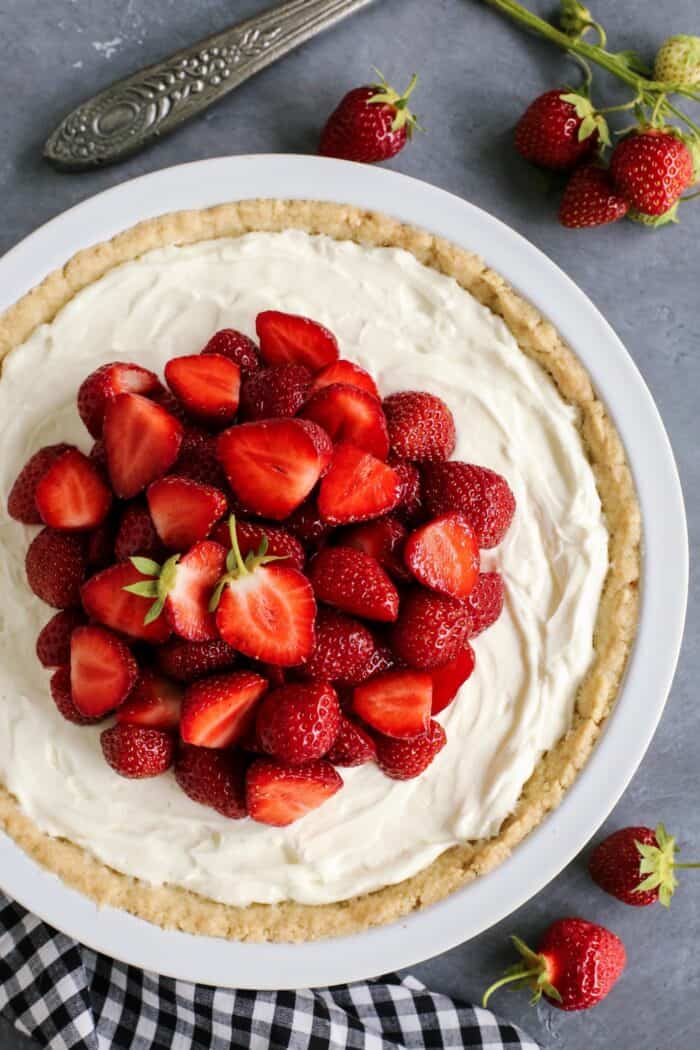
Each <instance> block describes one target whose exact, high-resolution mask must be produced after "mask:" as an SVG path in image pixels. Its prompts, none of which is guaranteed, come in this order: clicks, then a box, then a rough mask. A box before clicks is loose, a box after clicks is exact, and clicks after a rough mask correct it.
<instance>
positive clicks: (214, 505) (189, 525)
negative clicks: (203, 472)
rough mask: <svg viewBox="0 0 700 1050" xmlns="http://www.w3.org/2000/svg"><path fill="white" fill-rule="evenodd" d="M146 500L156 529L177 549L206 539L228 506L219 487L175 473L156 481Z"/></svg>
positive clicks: (163, 538) (172, 548) (167, 542)
mask: <svg viewBox="0 0 700 1050" xmlns="http://www.w3.org/2000/svg"><path fill="white" fill-rule="evenodd" d="M146 500H147V501H148V509H149V511H150V514H151V518H152V520H153V524H154V525H155V528H156V532H157V533H158V535H159V536H160V538H161V540H162V541H163V543H164V544H165V546H166V547H169V548H170V549H171V550H175V551H184V550H187V548H188V547H191V546H192V545H193V544H194V543H197V541H198V540H203V539H205V538H206V537H207V536H208V535H209V533H210V532H211V530H212V528H213V527H214V525H215V524H216V522H217V521H218V520H219V518H221V517H222V515H223V514H225V513H226V509H227V506H228V500H227V499H226V496H225V495H224V493H223V492H221V491H220V490H219V489H215V488H212V486H211V485H202V484H201V483H200V482H198V481H191V480H189V479H188V478H178V477H172V476H171V477H167V478H159V479H158V481H154V482H152V484H150V485H149V486H148V489H147V491H146Z"/></svg>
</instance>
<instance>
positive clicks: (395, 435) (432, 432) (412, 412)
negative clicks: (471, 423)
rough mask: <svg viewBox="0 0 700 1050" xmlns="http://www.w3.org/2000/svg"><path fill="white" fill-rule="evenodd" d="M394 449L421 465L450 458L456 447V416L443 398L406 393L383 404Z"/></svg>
mask: <svg viewBox="0 0 700 1050" xmlns="http://www.w3.org/2000/svg"><path fill="white" fill-rule="evenodd" d="M382 404H383V407H384V412H385V413H386V420H387V424H388V427H389V438H390V440H391V450H392V452H393V453H394V454H395V455H396V456H400V457H401V459H407V460H411V461H414V462H417V463H428V462H434V461H435V460H442V459H448V458H449V457H450V456H451V455H452V453H453V452H454V448H455V444H456V440H457V437H456V432H455V422H454V419H453V418H452V413H451V412H450V410H449V408H448V407H447V405H446V404H445V402H444V401H442V400H441V398H439V397H435V395H434V394H427V393H425V392H424V391H415V390H402V391H401V392H400V393H398V394H391V396H390V397H387V398H385V399H384V401H383V403H382Z"/></svg>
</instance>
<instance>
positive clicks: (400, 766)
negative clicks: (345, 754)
mask: <svg viewBox="0 0 700 1050" xmlns="http://www.w3.org/2000/svg"><path fill="white" fill-rule="evenodd" d="M446 743H447V737H446V735H445V730H444V729H443V728H442V726H441V725H440V723H439V722H434V721H433V720H432V719H431V721H430V723H429V725H428V728H427V730H426V731H425V733H422V734H421V735H420V736H416V737H413V739H411V740H391V739H390V738H388V737H380V738H379V739H378V740H377V764H378V765H379V768H380V769H381V771H382V773H384V774H385V776H387V777H391V778H392V780H412V779H413V778H414V777H418V776H420V775H421V773H424V772H425V770H426V769H427V768H428V766H429V765H430V763H431V762H432V761H433V759H434V758H435V756H436V755H437V754H438V753H439V752H440V751H442V749H443V747H444V746H445V744H446Z"/></svg>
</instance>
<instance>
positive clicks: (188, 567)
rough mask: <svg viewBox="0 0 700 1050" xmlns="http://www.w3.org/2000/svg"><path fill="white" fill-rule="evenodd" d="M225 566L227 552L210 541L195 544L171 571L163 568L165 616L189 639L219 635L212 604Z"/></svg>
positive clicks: (201, 640)
mask: <svg viewBox="0 0 700 1050" xmlns="http://www.w3.org/2000/svg"><path fill="white" fill-rule="evenodd" d="M167 564H168V563H167V562H166V566H167ZM225 568H226V551H225V550H224V548H223V547H222V546H221V545H220V544H218V543H213V542H212V541H211V540H202V541H201V543H195V545H194V547H192V548H191V549H190V550H189V551H188V552H187V554H184V555H183V556H182V557H181V558H180V559H179V561H178V562H177V563H176V564H175V565H174V566H173V569H172V572H170V573H168V572H167V571H166V567H165V566H164V567H163V573H162V574H161V578H160V584H161V587H162V593H163V594H167V597H166V598H165V615H166V618H167V620H168V623H169V624H170V626H171V627H172V629H173V631H174V632H175V634H177V635H179V636H180V638H185V639H187V641H189V642H210V641H214V640H215V639H216V638H218V634H217V630H216V619H215V616H214V614H213V613H211V612H209V603H210V601H211V599H212V595H213V593H214V588H215V587H216V585H217V583H218V582H219V580H220V579H221V575H222V573H223V572H224V571H225ZM168 576H170V579H168V578H167V577H168Z"/></svg>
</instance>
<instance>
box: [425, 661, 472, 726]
mask: <svg viewBox="0 0 700 1050" xmlns="http://www.w3.org/2000/svg"><path fill="white" fill-rule="evenodd" d="M474 663H475V659H474V650H473V649H472V647H471V645H469V644H468V643H467V644H465V646H464V648H463V649H460V651H459V652H458V653H457V655H456V657H455V658H454V660H452V662H451V663H449V664H445V665H444V667H439V668H438V669H437V670H436V671H433V672H432V674H431V678H432V680H433V706H432V708H431V711H430V713H431V715H433V716H434V715H439V714H440V712H441V711H444V709H445V708H446V707H447V705H448V704H451V703H452V701H453V700H454V698H455V697H456V695H457V693H458V692H459V690H460V689H461V688H462V686H463V685H464V683H465V682H466V681H467V679H468V678H470V677H471V674H472V671H473V670H474Z"/></svg>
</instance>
